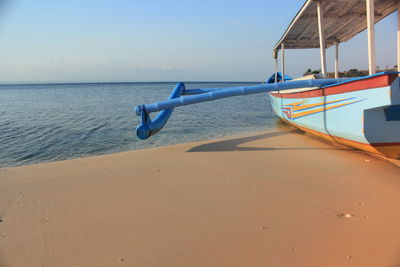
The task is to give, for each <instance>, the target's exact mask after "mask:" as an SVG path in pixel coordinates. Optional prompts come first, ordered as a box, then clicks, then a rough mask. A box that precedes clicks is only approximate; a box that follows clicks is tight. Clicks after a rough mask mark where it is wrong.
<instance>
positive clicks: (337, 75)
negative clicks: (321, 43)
mask: <svg viewBox="0 0 400 267" xmlns="http://www.w3.org/2000/svg"><path fill="white" fill-rule="evenodd" d="M399 1H400V0H399ZM335 78H336V79H337V78H339V42H336V44H335Z"/></svg>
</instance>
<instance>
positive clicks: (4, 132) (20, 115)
mask: <svg viewBox="0 0 400 267" xmlns="http://www.w3.org/2000/svg"><path fill="white" fill-rule="evenodd" d="M252 84H255V83H237V82H235V83H204V82H201V83H200V82H197V83H191V82H189V83H186V88H188V89H192V88H204V87H230V86H243V85H252ZM174 87H175V83H170V82H168V83H86V84H85V83H81V84H77V83H75V84H23V85H0V167H8V166H20V165H30V164H35V163H41V162H50V161H59V160H66V159H72V158H80V157H88V156H94V155H102V154H110V153H116V152H122V151H129V150H138V149H145V148H151V147H158V146H165V145H172V144H178V143H187V142H192V141H199V140H206V139H211V138H219V137H224V136H229V135H234V134H240V133H248V132H257V131H262V130H267V129H273V128H276V125H277V119H276V117H275V116H274V114H273V111H272V109H271V106H270V104H269V100H268V96H267V94H257V95H250V96H241V97H232V98H228V99H221V100H217V101H212V102H205V103H200V104H197V105H191V106H186V107H181V108H177V109H175V111H174V113H173V114H172V116H171V118H170V120H169V121H168V123H167V124H166V126H165V127H164V128H163V129H162V130H161V131H160V132H159V133H158V134H156V135H155V136H152V137H150V138H149V139H147V140H144V141H143V140H139V139H138V138H137V137H136V134H135V127H136V126H137V125H138V123H139V118H138V117H137V116H136V115H135V114H134V112H133V107H134V106H135V105H138V104H144V103H152V102H156V101H160V100H164V99H166V98H167V97H168V96H169V94H170V92H171V91H172V89H173V88H174ZM152 117H154V114H153V115H152Z"/></svg>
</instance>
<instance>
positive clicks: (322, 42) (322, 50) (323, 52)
mask: <svg viewBox="0 0 400 267" xmlns="http://www.w3.org/2000/svg"><path fill="white" fill-rule="evenodd" d="M317 13H318V32H319V48H320V53H321V72H322V76H323V77H326V50H325V34H324V24H323V23H324V21H323V20H324V16H323V13H322V4H321V1H317Z"/></svg>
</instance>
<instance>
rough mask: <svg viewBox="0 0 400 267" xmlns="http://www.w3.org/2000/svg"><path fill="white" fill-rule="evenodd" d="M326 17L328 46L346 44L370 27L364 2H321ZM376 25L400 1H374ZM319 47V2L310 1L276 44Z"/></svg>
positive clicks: (325, 28) (296, 47) (324, 0)
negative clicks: (337, 43)
mask: <svg viewBox="0 0 400 267" xmlns="http://www.w3.org/2000/svg"><path fill="white" fill-rule="evenodd" d="M320 1H321V5H322V11H323V18H324V20H323V21H324V27H323V29H324V33H325V40H326V47H327V48H328V47H330V46H332V45H334V44H335V43H336V42H339V43H340V42H345V41H348V40H349V39H351V38H352V37H353V36H355V35H356V34H358V33H360V32H362V31H363V30H365V29H366V28H367V19H366V13H367V12H366V1H365V0H320ZM374 3H375V22H378V21H380V20H381V19H383V18H384V17H386V16H387V15H389V14H391V13H393V12H394V11H395V10H397V3H398V0H375V1H374ZM282 43H284V44H285V49H299V48H318V47H319V35H318V19H317V1H316V0H308V1H306V2H305V3H304V5H303V7H302V8H301V9H300V10H299V12H298V13H297V15H296V16H295V17H294V19H293V20H292V22H291V23H290V25H289V27H288V28H287V30H286V31H285V33H284V34H283V36H282V37H281V39H280V40H279V42H278V43H277V44H276V45H275V47H274V50H279V48H280V45H281V44H282Z"/></svg>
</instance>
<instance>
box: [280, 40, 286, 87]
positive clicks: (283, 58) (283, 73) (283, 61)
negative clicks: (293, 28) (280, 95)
mask: <svg viewBox="0 0 400 267" xmlns="http://www.w3.org/2000/svg"><path fill="white" fill-rule="evenodd" d="M281 50H282V52H281V53H282V54H281V61H282V62H281V63H282V80H281V81H282V82H284V81H285V44H284V43H282V44H281Z"/></svg>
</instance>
